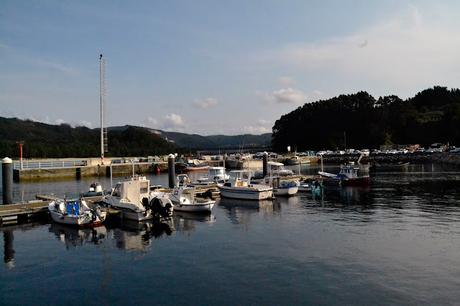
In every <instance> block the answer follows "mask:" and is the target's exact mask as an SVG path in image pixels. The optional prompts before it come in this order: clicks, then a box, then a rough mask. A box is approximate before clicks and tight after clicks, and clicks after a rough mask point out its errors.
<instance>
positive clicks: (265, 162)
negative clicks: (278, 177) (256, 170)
mask: <svg viewBox="0 0 460 306" xmlns="http://www.w3.org/2000/svg"><path fill="white" fill-rule="evenodd" d="M267 174H268V153H267V152H264V156H263V175H264V177H266V176H267Z"/></svg>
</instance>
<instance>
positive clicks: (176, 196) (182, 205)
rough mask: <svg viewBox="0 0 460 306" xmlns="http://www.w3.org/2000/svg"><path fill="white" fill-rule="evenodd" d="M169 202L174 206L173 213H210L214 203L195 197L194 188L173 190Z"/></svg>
mask: <svg viewBox="0 0 460 306" xmlns="http://www.w3.org/2000/svg"><path fill="white" fill-rule="evenodd" d="M170 200H171V201H172V203H173V205H174V211H186V212H211V210H212V208H213V206H214V204H215V203H216V201H214V200H211V199H205V198H199V197H196V195H195V188H194V187H178V188H174V190H173V192H172V194H171V196H170Z"/></svg>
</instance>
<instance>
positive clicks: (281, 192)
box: [273, 186, 299, 197]
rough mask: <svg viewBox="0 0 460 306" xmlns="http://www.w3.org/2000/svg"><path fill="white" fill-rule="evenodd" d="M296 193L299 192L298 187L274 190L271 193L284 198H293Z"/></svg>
mask: <svg viewBox="0 0 460 306" xmlns="http://www.w3.org/2000/svg"><path fill="white" fill-rule="evenodd" d="M298 191H299V187H298V186H292V187H285V188H282V187H281V188H274V189H273V193H274V194H275V195H276V196H284V197H290V196H293V195H295V194H297V192H298Z"/></svg>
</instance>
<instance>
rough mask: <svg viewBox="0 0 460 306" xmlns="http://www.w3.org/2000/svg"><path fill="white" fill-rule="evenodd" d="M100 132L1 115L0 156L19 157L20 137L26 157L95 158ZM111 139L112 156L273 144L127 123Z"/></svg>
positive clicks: (267, 136) (266, 136) (254, 137)
mask: <svg viewBox="0 0 460 306" xmlns="http://www.w3.org/2000/svg"><path fill="white" fill-rule="evenodd" d="M99 135H100V130H99V129H89V128H87V127H71V126H70V125H68V124H60V125H51V124H46V123H41V122H35V121H31V120H21V119H17V118H3V117H0V157H1V156H9V157H18V155H19V152H18V145H17V143H16V142H17V141H20V140H21V141H25V145H24V157H25V158H46V157H95V156H99V154H100V138H99ZM108 138H109V152H108V153H107V156H108V157H110V156H148V155H158V154H168V153H171V152H189V151H190V150H191V151H194V150H197V149H224V148H239V147H241V146H243V147H244V148H250V147H262V146H269V145H270V139H271V134H263V135H238V136H224V135H215V136H200V135H196V134H185V133H178V132H165V131H161V130H154V129H149V128H144V127H137V126H130V125H125V126H116V127H110V128H109V129H108Z"/></svg>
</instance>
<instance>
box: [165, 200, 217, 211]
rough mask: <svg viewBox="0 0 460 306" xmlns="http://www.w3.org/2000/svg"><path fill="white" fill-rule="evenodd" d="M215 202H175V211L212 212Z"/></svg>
mask: <svg viewBox="0 0 460 306" xmlns="http://www.w3.org/2000/svg"><path fill="white" fill-rule="evenodd" d="M214 204H215V202H214V201H212V202H209V203H195V204H174V211H185V212H211V210H212V208H213V206H214Z"/></svg>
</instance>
